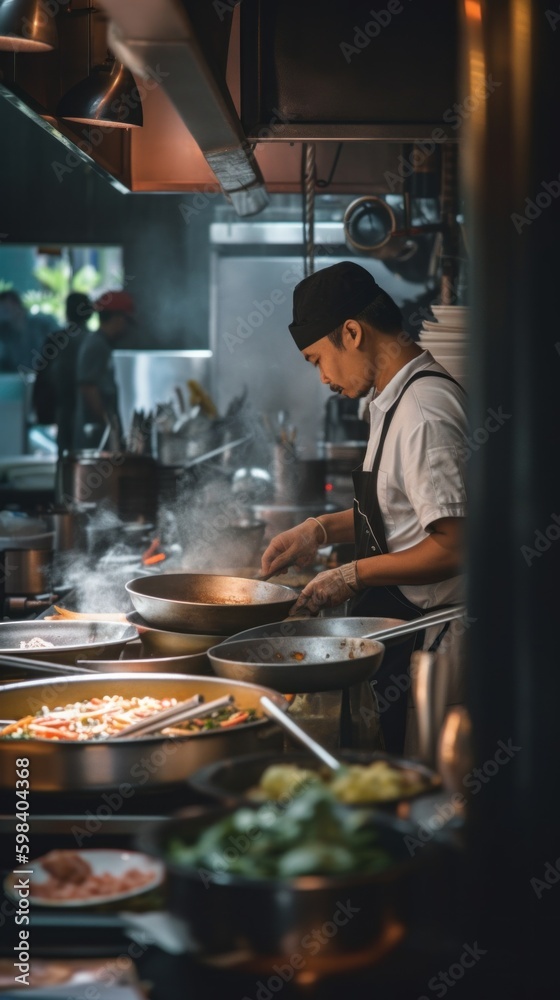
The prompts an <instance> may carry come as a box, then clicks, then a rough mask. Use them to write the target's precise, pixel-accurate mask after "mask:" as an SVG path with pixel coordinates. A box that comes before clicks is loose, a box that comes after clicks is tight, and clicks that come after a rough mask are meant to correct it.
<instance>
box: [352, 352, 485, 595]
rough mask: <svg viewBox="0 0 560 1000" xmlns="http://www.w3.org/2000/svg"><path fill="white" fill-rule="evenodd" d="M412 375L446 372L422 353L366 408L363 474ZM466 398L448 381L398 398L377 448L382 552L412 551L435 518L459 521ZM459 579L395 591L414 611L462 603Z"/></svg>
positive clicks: (422, 385) (463, 500)
mask: <svg viewBox="0 0 560 1000" xmlns="http://www.w3.org/2000/svg"><path fill="white" fill-rule="evenodd" d="M419 371H439V372H445V368H442V366H441V365H440V364H438V362H437V361H434V358H433V357H432V355H431V354H430V353H429V351H424V352H423V353H422V354H421V355H420V357H418V358H414V359H413V360H412V361H409V363H408V364H407V365H405V366H404V368H401V369H400V371H399V372H397V374H396V375H395V376H394V377H393V378H392V379H391V381H390V382H389V383H388V385H386V386H385V388H384V389H383V391H382V392H380V393H379V394H378V395H376V396H374V398H373V400H372V402H370V404H369V419H370V435H369V441H368V446H367V451H366V455H365V459H364V466H363V468H364V472H371V469H372V467H373V461H374V457H375V453H376V451H377V446H378V444H379V439H380V436H381V428H382V426H383V420H384V418H385V414H386V412H387V410H388V409H389V408H390V407H391V406H392V405H393V403H394V402H395V400H396V399H397V397H398V396H399V395H400V392H401V390H402V389H403V387H404V385H405V383H406V382H408V380H409V379H410V378H411V376H412V375H414V374H415V373H416V372H419ZM467 437H468V424H467V416H466V395H465V393H464V392H463V390H462V389H460V388H459V387H458V386H457V385H455V383H454V382H450V381H449V380H448V379H441V378H437V379H427V378H423V379H418V380H417V381H416V382H414V383H413V384H412V385H411V386H410V387H409V388H408V389H407V390H406V392H405V394H404V396H403V397H402V399H401V401H400V403H399V405H398V407H397V409H396V411H395V414H394V416H393V420H392V422H391V426H390V427H389V431H388V434H387V437H386V439H385V444H384V446H383V454H382V458H381V465H380V467H379V476H378V480H377V496H378V501H379V506H380V508H381V514H382V517H383V522H384V525H385V535H386V538H387V546H388V549H389V552H399V551H400V550H401V549H408V548H410V547H411V546H413V545H417V544H418V542H421V541H422V540H423V539H424V538H426V537H427V535H428V531H427V530H426V529H427V527H428V525H430V524H431V523H432V522H433V521H437V520H438V519H439V518H442V517H466V515H467V495H466V489H465V478H466V475H465V473H466V470H465V461H466V455H467V454H468V450H467ZM463 587H464V577H463V576H455V577H452V578H451V579H449V580H443V581H441V582H440V583H429V584H421V585H418V584H417V585H414V586H401V587H400V590H401V591H402V593H403V594H404V595H405V597H407V598H408V600H409V601H412V602H413V603H414V604H416V605H417V606H418V607H420V608H430V607H433V606H435V605H438V604H450V603H455V602H459V601H461V600H464V592H463Z"/></svg>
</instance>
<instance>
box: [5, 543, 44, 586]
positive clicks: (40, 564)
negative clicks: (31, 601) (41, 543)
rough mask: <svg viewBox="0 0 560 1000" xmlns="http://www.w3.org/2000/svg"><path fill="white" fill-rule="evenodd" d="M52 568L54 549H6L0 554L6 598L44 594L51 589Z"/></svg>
mask: <svg viewBox="0 0 560 1000" xmlns="http://www.w3.org/2000/svg"><path fill="white" fill-rule="evenodd" d="M52 566H53V552H52V549H4V551H1V552H0V580H1V581H2V584H3V586H2V590H3V593H4V596H5V597H11V596H15V595H24V594H25V595H32V594H44V593H45V592H46V591H48V590H50V587H51V577H52Z"/></svg>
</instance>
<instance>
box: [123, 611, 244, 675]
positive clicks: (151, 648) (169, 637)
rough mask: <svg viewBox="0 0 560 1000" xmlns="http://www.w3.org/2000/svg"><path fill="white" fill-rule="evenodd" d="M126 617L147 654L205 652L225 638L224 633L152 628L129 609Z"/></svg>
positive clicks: (182, 654) (185, 654)
mask: <svg viewBox="0 0 560 1000" xmlns="http://www.w3.org/2000/svg"><path fill="white" fill-rule="evenodd" d="M126 618H127V621H129V622H130V624H131V625H134V626H135V628H136V629H137V630H138V635H139V637H140V640H141V642H142V646H143V647H144V649H145V650H146V652H147V653H148V655H149V656H159V657H161V656H191V655H195V654H197V653H205V652H206V650H207V649H209V648H210V646H215V645H216V643H218V642H222V640H224V639H226V638H227V636H225V635H224V636H217V635H200V634H198V633H196V632H194V633H193V632H176V631H168V630H167V631H166V630H165V629H161V628H154V626H153V625H148V623H147V622H146V621H144V619H143V618H142V615H139V614H138V612H137V611H130V612H129V613H128V614H127V616H126ZM188 672H189V673H190V671H188Z"/></svg>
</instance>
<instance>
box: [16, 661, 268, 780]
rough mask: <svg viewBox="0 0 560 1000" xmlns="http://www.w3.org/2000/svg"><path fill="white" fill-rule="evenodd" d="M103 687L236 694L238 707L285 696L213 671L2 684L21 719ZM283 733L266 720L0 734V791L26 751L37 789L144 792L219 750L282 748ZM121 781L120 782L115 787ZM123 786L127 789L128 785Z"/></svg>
mask: <svg viewBox="0 0 560 1000" xmlns="http://www.w3.org/2000/svg"><path fill="white" fill-rule="evenodd" d="M105 694H109V695H111V694H121V695H124V696H134V695H136V696H139V697H144V696H145V695H153V696H154V697H156V698H168V697H171V698H172V697H175V698H177V699H178V700H180V701H184V700H186V699H187V698H190V697H192V695H194V694H201V695H203V696H204V699H205V701H210V700H211V699H213V698H219V697H220V696H221V695H227V694H233V695H234V697H235V700H236V703H237V704H238V705H239V707H240V708H259V709H260V698H261V697H262V695H263V694H266V695H268V697H269V698H271V699H272V700H273V701H274V702H275V703H276V704H277V705H279V706H280V708H282V709H283V710H286V709H287V707H288V706H287V702H286V701H285V700H284V698H282V697H281V695H279V694H278V693H277V692H276V691H271V690H269V689H267V688H264V687H260V686H257V685H254V684H240V683H237V682H235V681H223V680H220V679H219V678H216V677H192V676H188V675H179V674H125V673H123V674H99V675H95V676H92V675H90V674H88V676H87V677H86V676H85V675H84V676H83V677H81V676H75V675H73V676H71V677H61V678H57V679H56V680H54V681H50V682H45V681H44V680H34V681H20V682H19V683H17V684H9V685H6V686H5V687H3V688H2V716H3V718H5V719H19V718H22V717H23V716H24V715H27V714H32V713H33V714H34V713H35V712H38V711H40V709H41V707H42V706H43V705H46V706H47V707H48V708H54V707H56V706H57V705H64V704H67V703H68V702H73V701H81V700H83V699H86V698H94V697H97V698H98V697H102V696H103V695H105ZM282 746H283V735H282V733H281V731H280V730H279V729H278V727H277V726H275V725H274V724H272V723H271V722H270V721H269V720H268V719H266V718H261V719H259V720H257V721H256V722H253V723H249V724H247V725H245V726H240V727H239V728H238V727H233V728H231V729H217V730H208V731H206V732H202V733H200V734H198V735H196V736H192V737H189V736H185V737H173V738H170V737H164V736H144V737H139V738H138V739H135V740H133V739H130V740H99V741H97V742H85V741H84V742H83V743H72V742H65V741H62V740H61V741H52V740H42V739H30V740H12V739H5V740H0V753H1V755H2V760H3V766H2V769H1V770H0V791H8V790H10V791H13V787H14V774H15V771H16V760H17V759H18V758H19V757H28V758H29V772H30V776H31V777H30V781H31V785H32V788H33V791H34V792H72V793H79V792H84V791H86V792H91V791H96V790H99V791H101V790H105V789H119V792H120V793H121V794H122V795H123V796H125V797H126V798H130V796H131V795H133V794H134V791H135V790H138V789H139V790H141V791H148V790H151V789H154V788H156V789H157V788H161V787H165V786H168V785H175V784H178V783H180V782H184V780H185V778H187V777H188V776H189V775H191V774H192V773H194V771H196V770H198V768H200V767H203V766H204V765H205V764H209V763H210V762H211V761H214V760H219V759H220V758H222V757H231V756H237V755H238V754H245V753H257V752H258V751H259V750H261V749H263V750H279V749H281V748H282ZM119 786H120V787H119ZM125 786H126V790H125Z"/></svg>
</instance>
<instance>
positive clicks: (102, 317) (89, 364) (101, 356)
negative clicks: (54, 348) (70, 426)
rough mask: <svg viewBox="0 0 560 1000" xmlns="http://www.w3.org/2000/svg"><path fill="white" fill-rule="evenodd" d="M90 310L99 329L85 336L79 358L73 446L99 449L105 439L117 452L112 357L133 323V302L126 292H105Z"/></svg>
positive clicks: (119, 436) (119, 427) (119, 442)
mask: <svg viewBox="0 0 560 1000" xmlns="http://www.w3.org/2000/svg"><path fill="white" fill-rule="evenodd" d="M93 308H94V310H95V312H98V313H99V329H98V330H96V331H95V332H94V333H90V334H88V336H87V337H86V339H85V340H84V342H83V344H82V346H81V348H80V353H79V355H78V362H77V368H76V379H77V385H78V407H77V418H76V427H75V435H74V447H75V448H78V449H80V448H98V447H99V445H100V443H101V442H102V441H103V440H104V439H105V443H106V447H107V448H108V449H109V450H111V451H118V450H119V449H120V448H121V447H122V443H123V441H122V438H123V435H122V425H121V420H120V416H119V406H118V389H117V383H116V381H115V374H114V367H113V359H112V357H111V354H112V351H113V348H114V347H115V345H116V344H117V342H118V341H119V340H122V338H123V337H125V336H126V334H127V333H128V332H129V330H130V328H131V326H132V324H133V322H134V311H135V310H134V300H133V299H132V297H131V296H130V295H129V294H128V292H122V291H111V292H105V294H104V295H102V296H101V297H100V298H99V299H97V301H96V302H94V303H93ZM107 428H109V434H108V436H107Z"/></svg>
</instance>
